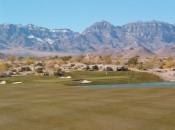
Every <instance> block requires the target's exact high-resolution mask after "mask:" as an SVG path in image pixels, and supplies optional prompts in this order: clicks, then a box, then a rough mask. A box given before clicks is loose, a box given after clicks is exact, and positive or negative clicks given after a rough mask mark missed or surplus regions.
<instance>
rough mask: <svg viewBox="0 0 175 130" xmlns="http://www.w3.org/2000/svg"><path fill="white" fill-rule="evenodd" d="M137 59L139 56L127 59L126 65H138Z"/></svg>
mask: <svg viewBox="0 0 175 130" xmlns="http://www.w3.org/2000/svg"><path fill="white" fill-rule="evenodd" d="M138 58H139V56H134V57H131V58H129V59H128V62H127V64H128V65H131V66H136V65H137V64H138Z"/></svg>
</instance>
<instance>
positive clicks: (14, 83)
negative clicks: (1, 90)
mask: <svg viewBox="0 0 175 130" xmlns="http://www.w3.org/2000/svg"><path fill="white" fill-rule="evenodd" d="M21 83H22V82H13V83H12V84H21Z"/></svg>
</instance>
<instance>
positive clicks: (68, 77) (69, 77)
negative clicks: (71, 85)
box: [61, 76, 72, 79]
mask: <svg viewBox="0 0 175 130" xmlns="http://www.w3.org/2000/svg"><path fill="white" fill-rule="evenodd" d="M71 78H72V77H71V76H67V77H61V79H71Z"/></svg>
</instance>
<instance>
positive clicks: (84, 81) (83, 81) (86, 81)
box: [80, 80, 92, 84]
mask: <svg viewBox="0 0 175 130" xmlns="http://www.w3.org/2000/svg"><path fill="white" fill-rule="evenodd" d="M91 82H92V81H88V80H82V81H81V82H80V83H83V84H87V83H91Z"/></svg>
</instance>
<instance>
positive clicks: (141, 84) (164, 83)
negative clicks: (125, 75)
mask: <svg viewBox="0 0 175 130" xmlns="http://www.w3.org/2000/svg"><path fill="white" fill-rule="evenodd" d="M170 86H172V87H173V86H175V82H157V83H139V84H104V85H86V86H82V87H84V88H127V87H170Z"/></svg>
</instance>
